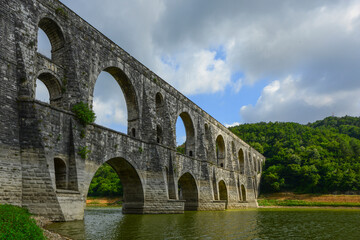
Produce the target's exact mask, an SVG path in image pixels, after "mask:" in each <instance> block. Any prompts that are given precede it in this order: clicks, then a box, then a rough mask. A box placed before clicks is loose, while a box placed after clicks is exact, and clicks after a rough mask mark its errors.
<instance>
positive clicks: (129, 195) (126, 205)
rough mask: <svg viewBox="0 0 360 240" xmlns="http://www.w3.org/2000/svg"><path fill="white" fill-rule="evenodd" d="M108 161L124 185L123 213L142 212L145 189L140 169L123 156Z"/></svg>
mask: <svg viewBox="0 0 360 240" xmlns="http://www.w3.org/2000/svg"><path fill="white" fill-rule="evenodd" d="M106 163H107V164H109V165H110V166H111V167H112V168H113V169H114V170H115V172H116V173H117V174H118V176H119V178H120V180H121V183H122V185H123V193H124V196H123V207H122V211H123V213H142V211H143V207H144V189H143V183H142V181H141V178H140V175H139V173H138V171H137V170H136V169H135V167H134V166H133V165H132V164H131V163H130V162H129V161H127V160H125V159H124V158H122V157H115V158H111V159H109V160H108V161H106ZM99 167H100V166H99ZM95 172H96V171H95ZM95 172H94V174H95Z"/></svg>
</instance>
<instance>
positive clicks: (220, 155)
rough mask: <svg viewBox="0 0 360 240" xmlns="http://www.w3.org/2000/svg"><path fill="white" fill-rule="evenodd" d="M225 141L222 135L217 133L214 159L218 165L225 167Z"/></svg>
mask: <svg viewBox="0 0 360 240" xmlns="http://www.w3.org/2000/svg"><path fill="white" fill-rule="evenodd" d="M225 149H226V148H225V141H224V138H223V136H221V135H218V136H217V138H216V159H217V165H218V166H219V167H225V157H226V152H225Z"/></svg>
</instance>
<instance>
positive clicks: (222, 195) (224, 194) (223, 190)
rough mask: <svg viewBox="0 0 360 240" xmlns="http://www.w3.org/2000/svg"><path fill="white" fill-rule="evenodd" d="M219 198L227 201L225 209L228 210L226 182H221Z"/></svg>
mask: <svg viewBox="0 0 360 240" xmlns="http://www.w3.org/2000/svg"><path fill="white" fill-rule="evenodd" d="M219 198H220V200H222V201H226V205H225V209H226V208H227V201H228V193H227V188H226V184H225V182H224V180H221V181H220V182H219Z"/></svg>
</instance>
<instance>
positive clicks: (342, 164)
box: [230, 116, 360, 193]
mask: <svg viewBox="0 0 360 240" xmlns="http://www.w3.org/2000/svg"><path fill="white" fill-rule="evenodd" d="M359 126H360V119H359V118H355V117H348V116H346V117H343V118H336V117H328V118H325V119H324V120H322V121H317V122H315V123H312V124H307V125H301V124H298V123H290V122H288V123H280V122H275V123H272V122H269V123H264V122H261V123H256V124H244V125H239V126H235V127H231V128H230V130H231V131H232V132H234V133H235V134H236V135H238V136H239V137H240V138H241V139H243V140H244V141H246V142H248V143H249V144H250V145H252V146H253V147H254V148H256V149H257V150H259V151H260V152H261V153H263V154H264V156H265V157H266V158H267V159H266V162H265V163H266V164H265V167H264V169H263V170H264V171H263V174H262V180H261V189H262V191H263V192H277V191H295V192H303V193H312V192H313V193H315V192H318V193H332V192H347V191H360V140H359V139H360V138H359V137H360V134H359V133H360V130H359V129H360V127H359ZM358 130H359V131H358ZM260 146H261V147H260Z"/></svg>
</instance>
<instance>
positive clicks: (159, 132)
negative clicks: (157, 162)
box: [156, 125, 163, 143]
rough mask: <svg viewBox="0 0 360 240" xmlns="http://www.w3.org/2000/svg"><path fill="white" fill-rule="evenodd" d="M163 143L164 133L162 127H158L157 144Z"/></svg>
mask: <svg viewBox="0 0 360 240" xmlns="http://www.w3.org/2000/svg"><path fill="white" fill-rule="evenodd" d="M162 141H163V131H162V128H161V127H160V125H157V126H156V142H157V143H162Z"/></svg>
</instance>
